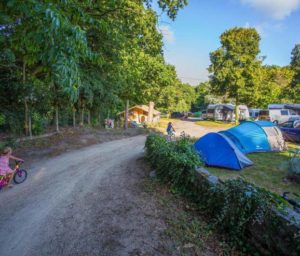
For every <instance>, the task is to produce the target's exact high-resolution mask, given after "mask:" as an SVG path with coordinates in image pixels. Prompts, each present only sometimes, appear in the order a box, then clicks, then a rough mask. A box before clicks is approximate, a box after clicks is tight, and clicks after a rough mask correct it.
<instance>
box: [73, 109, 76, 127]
mask: <svg viewBox="0 0 300 256" xmlns="http://www.w3.org/2000/svg"><path fill="white" fill-rule="evenodd" d="M73 127H74V128H75V127H76V108H74V107H73Z"/></svg>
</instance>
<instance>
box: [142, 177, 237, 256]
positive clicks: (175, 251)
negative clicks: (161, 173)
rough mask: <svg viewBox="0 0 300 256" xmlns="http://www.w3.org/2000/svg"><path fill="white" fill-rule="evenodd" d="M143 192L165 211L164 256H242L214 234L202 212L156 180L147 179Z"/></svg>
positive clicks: (220, 236)
mask: <svg viewBox="0 0 300 256" xmlns="http://www.w3.org/2000/svg"><path fill="white" fill-rule="evenodd" d="M144 187H145V191H146V192H147V193H148V194H150V195H151V196H154V197H155V198H157V201H158V204H159V205H160V206H161V207H162V208H163V209H165V211H166V212H165V214H164V221H165V224H166V229H165V231H164V232H163V234H162V239H163V240H167V239H169V240H171V241H173V243H171V244H165V245H164V251H165V252H166V254H167V255H199V256H200V255H241V254H242V253H241V252H240V251H238V250H236V249H235V248H232V246H230V244H228V243H227V242H226V238H225V236H222V235H221V234H220V233H217V232H216V231H215V230H213V228H212V226H211V225H210V224H209V220H208V218H207V217H205V216H204V215H203V214H201V209H200V208H199V207H198V206H197V205H196V204H195V203H193V202H191V201H190V200H188V199H186V198H184V197H182V196H181V195H180V194H179V193H177V192H176V191H174V189H172V188H171V187H170V186H166V185H165V184H164V183H162V182H161V181H160V180H159V179H158V178H156V177H153V178H149V179H147V180H146V181H145V183H144Z"/></svg>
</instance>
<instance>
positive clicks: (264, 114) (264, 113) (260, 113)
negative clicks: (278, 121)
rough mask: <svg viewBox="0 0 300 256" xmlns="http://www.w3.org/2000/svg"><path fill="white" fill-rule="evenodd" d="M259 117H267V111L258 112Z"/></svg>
mask: <svg viewBox="0 0 300 256" xmlns="http://www.w3.org/2000/svg"><path fill="white" fill-rule="evenodd" d="M259 115H261V116H268V115H269V111H266V110H261V111H259Z"/></svg>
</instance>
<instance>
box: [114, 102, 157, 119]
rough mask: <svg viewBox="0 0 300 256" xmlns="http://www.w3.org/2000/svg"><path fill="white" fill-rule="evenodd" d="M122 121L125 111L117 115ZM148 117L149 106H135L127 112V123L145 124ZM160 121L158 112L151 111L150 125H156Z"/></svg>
mask: <svg viewBox="0 0 300 256" xmlns="http://www.w3.org/2000/svg"><path fill="white" fill-rule="evenodd" d="M118 115H119V116H120V117H121V118H122V119H125V111H123V112H121V113H119V114H118ZM148 115H149V106H146V105H135V106H133V107H131V108H129V110H128V121H130V122H131V121H135V122H137V123H147V122H148V121H149V120H148ZM159 119H160V112H159V111H157V110H155V109H153V117H152V123H157V122H158V121H159Z"/></svg>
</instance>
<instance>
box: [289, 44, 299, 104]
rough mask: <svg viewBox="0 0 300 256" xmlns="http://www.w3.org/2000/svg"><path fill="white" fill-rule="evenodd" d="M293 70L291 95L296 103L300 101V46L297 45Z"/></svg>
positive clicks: (292, 61)
mask: <svg viewBox="0 0 300 256" xmlns="http://www.w3.org/2000/svg"><path fill="white" fill-rule="evenodd" d="M291 69H292V70H293V72H294V76H293V80H292V83H291V88H290V90H289V93H290V94H291V95H292V99H293V101H294V102H298V101H299V100H300V96H299V95H300V44H296V45H295V47H294V48H293V50H292V58H291Z"/></svg>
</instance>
